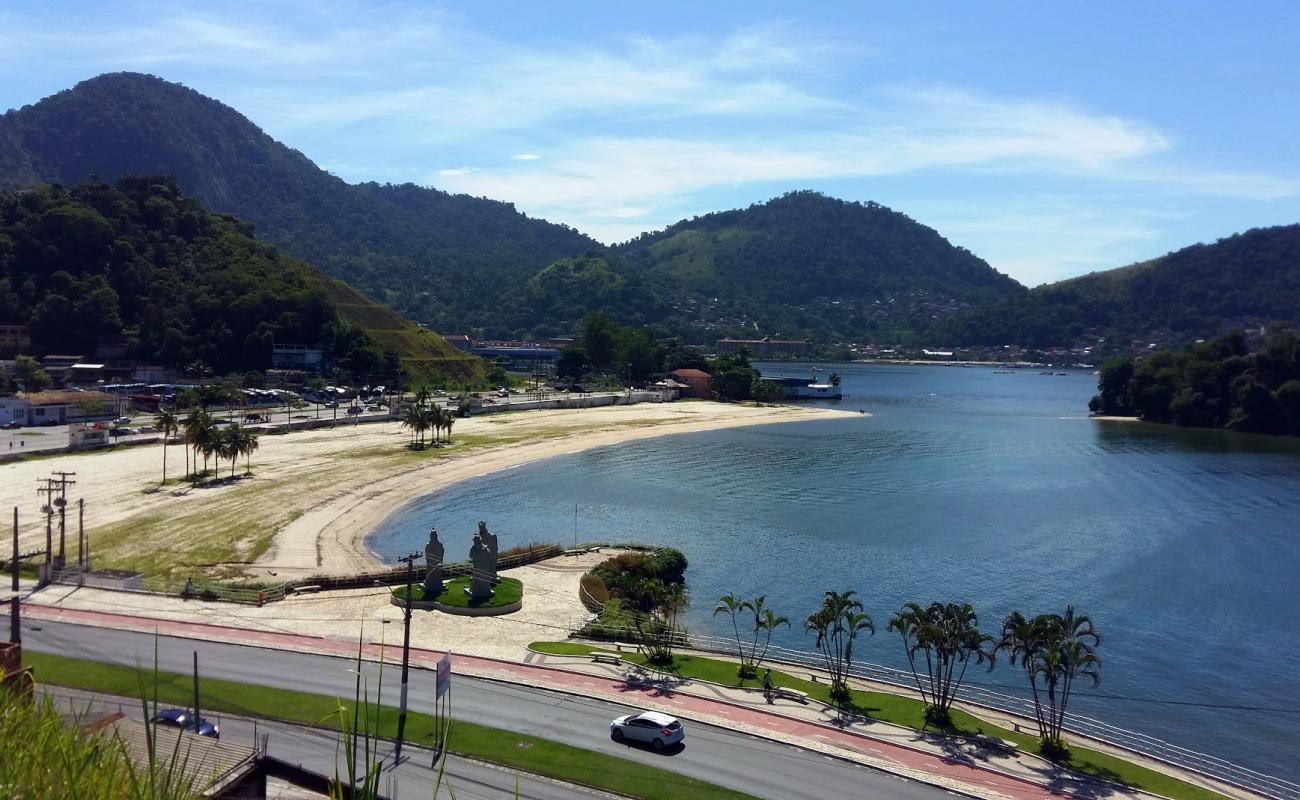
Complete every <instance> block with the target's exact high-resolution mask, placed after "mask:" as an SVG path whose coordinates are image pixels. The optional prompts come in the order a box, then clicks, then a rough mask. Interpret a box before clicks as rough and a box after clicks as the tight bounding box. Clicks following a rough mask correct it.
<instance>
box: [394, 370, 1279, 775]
mask: <svg viewBox="0 0 1300 800" xmlns="http://www.w3.org/2000/svg"><path fill="white" fill-rule="evenodd" d="M760 367H761V368H764V369H765V371H769V372H772V373H784V374H797V373H796V371H795V370H792V369H790V368H782V367H779V366H777V365H766V366H765V365H760ZM835 369H837V370H838V371H839V372H840V373H841V375H842V376H843V381H844V384H843V386H844V391H845V397H844V399H843V401H841V402H840V403H839V404H838V407H839V408H843V409H851V410H857V409H859V408H861V409H865V410H867V411H868V412H870V414H871V416H860V417H859V416H855V417H852V418H845V419H835V420H826V421H816V422H800V423H787V424H781V425H770V426H759V427H753V428H744V429H736V430H730V431H718V432H713V433H704V434H688V435H678V436H669V437H663V438H659V439H655V440H650V441H643V442H637V443H631V444H626V445H619V446H614V447H605V448H600V449H597V450H592V451H588V452H585V453H580V454H576V455H573V456H566V457H561V458H556V459H551V460H549V461H546V462H542V463H539V464H535V465H530V466H526V467H522V468H519V469H516V470H510V471H507V472H502V473H498V474H495V475H490V476H486V477H484V478H481V479H478V480H474V481H469V482H466V483H463V484H459V485H457V486H453V487H451V488H449V489H447V490H446V491H443V492H439V493H436V494H433V495H430V496H427V497H423V498H419V499H417V500H414V501H413V502H412V503H410V504H409V505H407V506H406V507H404V508H402V509H399V510H398V511H396V512H395V513H394V514H393V515H392V516H391V517H390V518H389V519H388V520H386V521H385V522H384V524H383V525H381V526H380V528H379V529H378V530H377V531H376V532H375V533H374V534H373V535H372V536H371V539H370V545H371V547H372V548H373V549H374V550H375V551H376V552H377V553H379V554H381V555H383V556H385V557H387V558H391V557H392V556H394V555H396V554H399V553H404V552H409V551H410V550H412V549H413V548H414V549H419V548H420V547H422V546H423V543H424V541H425V538H426V536H427V530H428V528H429V527H430V526H434V527H437V528H438V529H439V531H440V533H441V535H442V538H443V541H444V542H446V543H447V544H448V547H447V549H448V553H449V554H453V553H460V552H462V551H464V552H468V549H469V544H470V539H471V538H472V535H473V532H474V530H475V529H476V522H477V521H478V520H479V519H485V520H487V521H488V522H489V524H490V525H491V527H492V529H493V530H494V531H496V532H498V533H499V534H500V535H501V542H502V546H503V547H508V546H511V545H514V544H520V543H525V542H529V541H572V540H573V538H574V526H575V513H574V508H575V505H576V507H577V515H576V516H577V531H578V536H577V538H579V539H581V540H622V541H646V542H655V543H659V544H664V545H670V546H672V547H677V548H679V549H681V550H682V551H683V552H685V553H686V555H687V557H688V558H689V560H690V564H691V566H690V569H689V570H688V572H687V577H688V581H689V586H690V589H691V593H692V596H693V597H694V598H695V599H694V603H693V607H692V609H691V610H690V612H689V614H688V620H687V622H688V625H689V626H690V627H691V628H692V629H694V630H697V631H702V632H708V633H715V634H718V635H725V634H726V633H727V630H726V629H724V628H723V626H722V624H721V623H722V619H721V618H719V619H716V620H715V619H714V618H713V617H712V616H711V613H710V612H711V610H712V608H713V604H714V603H713V601H714V600H715V599H716V598H717V597H718V596H719V595H721V594H724V593H726V592H734V593H740V594H744V595H747V596H748V595H754V594H760V593H761V594H766V595H767V596H768V598H769V604H770V605H773V606H774V607H775V608H776V610H777V611H778V613H782V614H784V615H785V616H788V617H790V618H791V620H793V621H794V622H795V624H794V626H793V627H792V628H791V629H790V630H788V631H785V630H783V631H782V632H781V633H780V634H779V638H780V639H781V643H782V644H785V645H788V646H792V647H803V648H811V647H812V641H811V639H809V638H807V637H805V636H804V634H803V632H802V627H801V624H800V621H801V620H802V619H803V617H804V616H806V615H807V614H808V613H809V612H811V611H812V610H813V609H814V608H815V607H816V606H817V604H818V603H819V602H820V597H821V595H822V593H823V592H824V591H825V590H827V589H836V590H844V589H854V590H856V591H857V592H858V593H859V596H860V597H861V598H862V600H863V602H864V604H865V605H866V607H867V610H868V611H869V612H870V613H871V615H872V616H873V618H874V619H875V621H876V625H877V628H878V629H879V633H878V634H877V635H876V636H875V637H874V638H872V639H871V640H869V641H867V642H865V643H864V644H863V645H862V646H861V648H860V650H859V651H858V652H859V655H858V657H859V658H860V659H862V660H864V661H874V662H877V663H885V664H890V665H894V666H903V665H904V662H903V659H902V651H901V646H900V644H899V641H898V639H897V636H896V635H893V634H890V633H889V632H888V631H886V630H885V627H884V626H885V623H886V622H887V621H888V618H889V616H890V614H891V613H892V612H893V611H894V610H896V609H897V608H898V606H899V605H900V604H902V603H903V602H906V601H908V600H916V601H918V602H923V603H925V602H929V601H931V600H949V599H955V600H967V601H969V602H971V603H973V604H974V605H975V608H976V610H977V611H978V612H979V613H980V619H981V622H982V623H983V626H984V627H985V628H987V629H993V630H995V629H996V628H997V625H998V622H999V621H1000V620H1001V618H1002V617H1003V616H1004V615H1005V614H1006V613H1007V612H1008V611H1011V610H1013V609H1017V610H1022V611H1024V612H1026V613H1037V612H1040V611H1058V612H1063V611H1064V610H1065V605H1066V604H1067V603H1072V604H1074V605H1075V607H1076V608H1077V609H1078V610H1080V611H1082V612H1085V613H1088V614H1091V615H1092V616H1093V618H1094V620H1095V621H1096V623H1097V625H1098V627H1099V629H1100V630H1101V631H1102V635H1103V641H1102V647H1101V650H1100V654H1101V655H1102V658H1103V665H1102V685H1101V687H1100V688H1099V689H1097V690H1096V691H1093V692H1089V693H1088V694H1089V696H1087V697H1082V698H1081V699H1080V702H1079V703H1078V710H1079V711H1081V712H1084V713H1087V714H1089V715H1091V716H1095V717H1099V718H1101V719H1104V720H1106V721H1108V722H1111V723H1113V724H1116V725H1120V726H1122V727H1127V728H1130V729H1133V730H1139V731H1142V732H1146V733H1150V734H1153V735H1156V736H1159V737H1161V738H1164V739H1167V740H1169V741H1173V742H1176V743H1179V744H1182V745H1183V746H1186V747H1191V748H1193V749H1197V750H1201V751H1204V752H1210V753H1214V754H1216V755H1220V756H1223V757H1226V758H1229V759H1231V760H1234V761H1236V762H1238V763H1240V764H1242V765H1244V766H1248V767H1252V768H1255V769H1259V770H1263V771H1266V772H1270V773H1272V774H1275V775H1279V776H1281V777H1286V778H1289V779H1292V780H1298V779H1300V758H1298V757H1297V754H1298V753H1300V733H1297V724H1298V723H1300V689H1298V688H1297V685H1296V683H1295V677H1294V676H1295V671H1296V664H1297V663H1300V596H1298V592H1297V590H1298V589H1300V579H1298V578H1297V573H1298V572H1300V531H1298V530H1297V528H1298V524H1297V523H1298V521H1300V443H1298V442H1295V441H1292V440H1277V439H1269V438H1263V437H1251V436H1241V435H1233V434H1226V433H1221V432H1216V431H1187V430H1179V429H1174V428H1167V427H1157V426H1146V425H1141V424H1135V423H1128V422H1114V423H1105V422H1098V421H1094V420H1089V419H1086V418H1085V417H1084V414H1085V413H1086V406H1087V400H1088V398H1089V397H1090V396H1091V395H1092V394H1093V393H1094V391H1095V386H1096V378H1094V377H1092V376H1090V375H1088V374H1087V373H1084V372H1074V373H1071V374H1069V375H1066V376H1040V375H1038V374H1037V371H1036V370H1019V371H1017V372H1015V373H1014V374H999V373H995V372H994V371H993V370H991V369H987V368H968V369H962V368H941V367H890V366H865V365H838V366H836V367H835ZM975 679H976V680H977V681H980V682H983V683H989V684H1005V685H1008V686H1018V684H1019V681H1020V680H1021V678H1020V676H1019V674H1018V673H1016V672H1014V671H1012V670H1011V669H1009V668H1007V667H1006V666H1005V665H1000V666H999V667H998V669H996V670H995V671H994V672H992V673H991V674H986V673H981V674H979V675H978V676H976V678H975ZM1099 695H1107V696H1106V697H1102V696H1099ZM1189 702H1190V703H1197V704H1203V705H1185V704H1183V703H1189ZM1206 705H1210V706H1246V707H1254V708H1267V709H1270V710H1269V711H1267V712H1266V711H1262V710H1250V709H1242V708H1237V709H1228V708H1208V707H1205V706H1206Z"/></svg>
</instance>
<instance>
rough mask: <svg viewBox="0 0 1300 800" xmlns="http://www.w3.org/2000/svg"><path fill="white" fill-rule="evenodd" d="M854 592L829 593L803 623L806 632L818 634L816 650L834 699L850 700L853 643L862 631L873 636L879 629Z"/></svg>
mask: <svg viewBox="0 0 1300 800" xmlns="http://www.w3.org/2000/svg"><path fill="white" fill-rule="evenodd" d="M853 595H854V592H853V591H851V590H850V591H847V592H843V593H840V592H827V593H826V597H825V598H823V599H822V605H821V608H819V609H817V610H816V611H814V612H813V613H811V614H809V615H808V618H807V619H806V620H804V624H803V628H804V631H805V632H812V633H816V634H817V649H818V650H820V651H821V654H822V659H823V660H824V661H825V663H826V671H827V672H829V673H830V675H831V698H832V699H835V700H840V701H847V700H848V699H849V697H850V695H849V683H848V679H847V678H848V674H849V670H850V669H851V668H852V666H853V642H854V640H855V639H857V637H858V633H859V632H860V631H862V630H863V629H866V630H869V631H871V633H872V634H873V635H874V634H875V632H876V626H875V625H873V624H872V622H871V616H870V615H868V614H867V613H866V612H865V611H863V610H862V603H861V602H860V601H858V600H854V599H853Z"/></svg>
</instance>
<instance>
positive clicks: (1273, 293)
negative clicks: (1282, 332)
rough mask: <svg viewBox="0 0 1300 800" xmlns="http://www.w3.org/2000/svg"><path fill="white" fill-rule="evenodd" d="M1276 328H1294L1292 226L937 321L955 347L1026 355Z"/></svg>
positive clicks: (1298, 251) (1299, 237)
mask: <svg viewBox="0 0 1300 800" xmlns="http://www.w3.org/2000/svg"><path fill="white" fill-rule="evenodd" d="M1275 321H1289V322H1300V225H1288V226H1285V227H1277V228H1260V229H1256V230H1251V231H1247V232H1246V233H1240V234H1236V235H1235V236H1230V237H1228V238H1227V239H1220V240H1219V241H1218V242H1215V243H1214V244H1208V245H1207V244H1197V245H1193V246H1191V247H1186V248H1183V249H1182V250H1179V251H1177V252H1174V253H1170V254H1168V255H1166V256H1163V257H1161V258H1156V259H1153V260H1151V261H1145V262H1142V263H1139V264H1134V265H1132V266H1128V267H1123V268H1121V269H1115V270H1108V271H1106V272H1095V273H1092V274H1090V275H1084V276H1082V277H1079V278H1074V279H1072V280H1068V281H1062V282H1060V283H1053V284H1048V285H1046V286H1040V287H1038V288H1036V289H1033V290H1032V291H1030V292H1027V293H1024V294H1020V295H1017V296H1014V297H1012V298H1009V299H1007V300H1005V301H1003V302H1000V303H994V304H991V305H989V306H987V307H984V308H980V309H977V310H974V311H971V312H969V313H966V314H963V315H959V316H957V317H954V318H952V319H949V320H944V321H941V322H939V323H937V324H936V325H935V326H934V329H933V330H934V334H935V337H936V338H937V339H940V340H942V341H945V342H951V343H953V344H987V345H998V344H1009V343H1016V344H1021V345H1025V346H1031V347H1044V346H1051V345H1064V344H1070V343H1072V342H1075V341H1078V340H1085V341H1092V340H1095V339H1097V338H1099V337H1104V338H1105V340H1106V342H1107V344H1108V345H1109V346H1110V349H1124V348H1126V347H1127V346H1128V345H1129V343H1130V342H1132V341H1134V340H1141V341H1151V342H1157V343H1159V344H1161V345H1177V344H1182V343H1186V342H1189V341H1191V340H1194V339H1197V338H1210V337H1212V336H1216V335H1219V334H1222V333H1225V332H1227V331H1230V330H1234V329H1257V328H1259V327H1260V326H1266V325H1268V324H1269V323H1271V322H1275Z"/></svg>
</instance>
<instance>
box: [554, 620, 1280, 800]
mask: <svg viewBox="0 0 1300 800" xmlns="http://www.w3.org/2000/svg"><path fill="white" fill-rule="evenodd" d="M577 630H578V629H577V628H574V629H573V632H574V633H576V632H577ZM632 633H633V632H631V631H628V634H629V635H631V634H632ZM690 648H691V649H693V650H699V651H702V652H708V653H717V654H720V655H734V654H735V653H736V644H735V640H734V639H727V638H725V637H718V636H707V635H701V634H691V635H690ZM767 660H769V661H771V662H773V663H778V662H779V663H783V664H787V665H790V664H793V665H797V666H800V667H804V668H806V669H809V670H815V671H819V672H821V671H824V669H825V663H824V661H823V660H822V658H821V656H820V655H818V654H816V653H813V652H810V651H807V650H797V649H794V648H789V647H781V646H778V645H773V646H772V647H771V648H770V649H769V650H768V657H767ZM849 674H850V675H852V676H853V677H856V678H861V679H864V680H869V681H874V682H876V683H883V684H888V685H890V686H893V687H895V688H898V689H901V690H902V692H903V693H905V694H909V695H915V694H916V693H917V692H916V684H915V682H914V681H913V679H912V674H911V673H910V672H907V671H905V670H900V669H895V668H894V667H886V666H883V665H881V664H872V663H855V664H853V666H852V668H851V669H850V670H849ZM958 702H960V703H964V704H966V705H973V706H982V707H984V708H987V709H990V710H993V711H1001V712H1004V713H1010V714H1015V715H1016V716H1020V717H1024V718H1026V719H1028V720H1031V721H1032V720H1033V718H1034V705H1033V701H1031V700H1030V699H1028V698H1024V697H1018V696H1016V695H1013V694H1007V693H1004V692H998V691H994V690H992V689H988V688H985V687H982V686H972V685H969V684H966V685H963V686H962V696H961V698H960V700H959V701H958ZM1030 724H1033V723H1032V722H1031V723H1030ZM1066 731H1067V732H1068V733H1073V734H1075V735H1078V736H1085V737H1087V738H1090V739H1095V740H1097V741H1099V742H1103V743H1105V744H1108V745H1111V746H1113V747H1117V748H1120V749H1122V750H1127V751H1129V752H1132V753H1135V754H1137V755H1141V756H1144V757H1146V758H1150V759H1153V760H1155V761H1161V762H1164V763H1166V764H1168V765H1170V766H1173V767H1177V768H1179V769H1184V770H1188V771H1190V772H1194V773H1197V774H1199V775H1203V776H1205V777H1207V778H1211V779H1213V780H1217V781H1221V782H1223V783H1226V784H1229V785H1231V786H1236V787H1238V788H1240V789H1245V790H1247V791H1250V792H1254V793H1255V794H1259V795H1263V796H1264V797H1269V798H1275V799H1276V800H1300V784H1297V783H1294V782H1292V781H1289V780H1286V779H1284V778H1279V777H1277V776H1275V775H1269V774H1266V773H1264V772H1260V771H1258V770H1253V769H1250V768H1249V767H1243V766H1241V765H1239V764H1234V763H1232V762H1231V761H1228V760H1227V759H1224V758H1220V757H1219V756H1215V755H1210V754H1209V753H1201V752H1198V751H1196V750H1192V749H1189V748H1186V747H1180V746H1179V745H1176V744H1172V743H1170V742H1166V741H1164V740H1163V739H1160V738H1158V737H1155V736H1151V735H1150V734H1145V733H1139V732H1137V731H1131V730H1127V729H1125V728H1120V727H1118V726H1116V725H1111V724H1108V723H1105V722H1102V721H1101V720H1097V719H1094V718H1092V717H1088V716H1084V715H1081V714H1074V713H1072V714H1070V716H1069V726H1068V727H1067V728H1066Z"/></svg>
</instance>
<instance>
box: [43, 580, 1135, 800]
mask: <svg viewBox="0 0 1300 800" xmlns="http://www.w3.org/2000/svg"><path fill="white" fill-rule="evenodd" d="M24 616H25V617H26V618H28V619H32V620H50V621H65V622H74V623H79V624H86V625H97V626H101V627H110V628H119V629H124V630H133V631H138V632H145V633H154V632H155V631H156V632H157V633H159V634H162V635H167V636H179V637H186V638H202V639H208V640H211V641H221V642H226V643H229V644H239V645H246V646H254V647H268V648H275V649H288V650H295V651H299V652H313V653H318V654H322V655H331V656H340V657H346V658H355V657H356V643H355V642H345V641H340V640H335V639H326V638H320V637H314V636H304V635H300V634H291V633H276V632H270V631H257V630H248V629H243V628H234V627H226V626H221V625H210V624H202V623H193V622H180V621H173V620H156V619H149V618H144V617H137V616H128V615H119V614H110V613H105V612H98V611H87V610H74V609H60V608H56V607H53V606H45V605H37V604H27V605H25V606H24ZM363 653H364V655H365V656H366V657H367V658H373V659H378V658H379V655H380V645H379V643H377V642H373V641H372V642H368V643H367V644H366V645H365V646H364V649H363ZM442 655H443V653H442V652H438V651H432V650H423V649H417V648H412V650H411V662H412V663H413V664H415V665H417V666H422V667H426V668H432V667H433V666H434V665H435V664H436V663H437V661H438V659H440V658H441V657H442ZM454 655H455V670H456V671H457V672H458V673H461V674H464V675H470V676H474V677H480V678H487V679H492V680H499V681H506V682H510V683H517V684H522V685H528V686H535V687H541V688H547V689H552V690H556V691H561V692H568V693H573V694H579V695H583V696H590V697H596V698H600V699H603V700H609V701H613V702H619V703H624V704H631V705H635V706H641V707H645V708H653V709H657V710H662V711H665V712H668V713H672V714H675V715H678V716H682V717H685V718H688V719H693V720H699V721H702V722H707V723H711V724H715V725H720V726H723V727H728V728H731V729H734V730H740V731H744V732H747V733H751V734H754V735H757V736H763V737H766V738H771V739H775V740H778V741H782V742H786V743H789V744H794V745H798V746H801V747H806V748H808V749H810V750H814V751H817V752H820V753H823V754H826V755H830V756H834V757H838V758H844V759H848V760H851V761H854V762H856V763H860V764H863V765H865V766H869V767H873V768H876V769H881V770H885V771H888V772H891V773H894V774H898V775H902V776H905V777H908V778H912V779H914V780H919V781H923V782H925V783H930V784H932V785H936V786H940V787H943V788H946V789H950V790H953V791H956V792H960V793H963V794H967V795H972V796H976V797H983V798H1006V797H1010V798H1043V797H1048V796H1065V797H1080V798H1083V797H1088V798H1092V797H1097V796H1099V795H1107V796H1111V797H1119V798H1150V797H1154V795H1150V794H1147V793H1143V792H1138V791H1133V790H1123V789H1120V788H1118V787H1112V786H1108V785H1103V784H1099V783H1096V782H1092V781H1088V782H1079V781H1078V779H1077V776H1075V775H1072V774H1070V773H1067V772H1064V771H1062V770H1060V769H1058V768H1056V767H1055V766H1054V765H1052V764H1050V763H1049V762H1047V761H1045V760H1043V759H1041V758H1038V757H1036V756H1030V755H1026V754H1023V753H1009V752H993V751H991V749H989V748H983V747H976V746H975V745H974V744H973V743H972V744H964V743H957V742H956V741H955V740H952V739H948V738H940V737H935V738H931V737H927V736H926V735H924V734H922V733H919V732H918V731H915V730H912V729H909V728H901V727H898V726H894V725H889V724H886V723H881V722H876V721H871V720H861V719H857V718H854V719H845V718H843V717H841V716H839V715H838V713H837V712H835V711H833V710H831V709H828V708H827V707H826V706H824V705H821V704H818V703H815V702H809V703H808V704H807V705H803V704H800V703H798V702H795V701H792V700H778V701H776V702H775V703H774V704H772V705H768V704H767V703H766V701H765V700H764V699H763V697H762V695H761V693H756V692H750V691H747V690H743V689H733V688H728V687H722V686H718V685H713V684H706V683H698V682H690V683H680V684H675V685H665V684H663V683H659V682H656V683H650V684H641V683H629V682H626V681H625V678H626V677H627V675H626V673H627V672H628V671H629V670H628V669H627V668H624V667H614V666H610V665H603V664H593V663H591V661H590V659H589V658H587V657H582V656H551V655H542V654H532V655H530V656H529V660H528V662H526V663H518V662H511V661H504V660H498V659H493V658H485V657H481V656H469V655H461V654H454Z"/></svg>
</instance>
